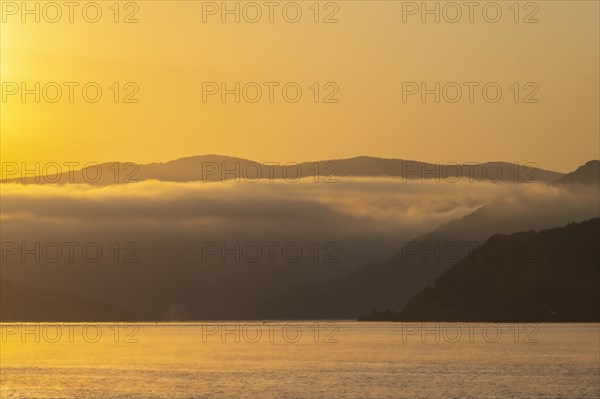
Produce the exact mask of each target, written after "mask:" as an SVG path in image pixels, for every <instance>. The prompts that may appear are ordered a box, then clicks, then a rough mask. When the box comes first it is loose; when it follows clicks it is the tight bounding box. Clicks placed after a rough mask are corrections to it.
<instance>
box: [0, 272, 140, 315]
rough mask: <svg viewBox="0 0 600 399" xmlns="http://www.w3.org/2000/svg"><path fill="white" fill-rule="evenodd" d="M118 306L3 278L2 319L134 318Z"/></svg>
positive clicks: (0, 281)
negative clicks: (15, 282) (22, 284)
mask: <svg viewBox="0 0 600 399" xmlns="http://www.w3.org/2000/svg"><path fill="white" fill-rule="evenodd" d="M132 320H135V317H134V315H133V314H132V313H131V312H129V311H128V310H126V309H124V308H121V307H119V306H115V305H111V304H107V303H101V302H97V301H93V300H89V299H84V298H81V297H79V296H76V295H69V294H62V293H58V292H53V291H46V290H41V289H34V288H28V287H23V286H19V285H16V284H14V283H12V282H11V281H9V280H7V279H0V321H3V322H8V321H38V322H47V321H65V322H82V321H97V322H101V321H132Z"/></svg>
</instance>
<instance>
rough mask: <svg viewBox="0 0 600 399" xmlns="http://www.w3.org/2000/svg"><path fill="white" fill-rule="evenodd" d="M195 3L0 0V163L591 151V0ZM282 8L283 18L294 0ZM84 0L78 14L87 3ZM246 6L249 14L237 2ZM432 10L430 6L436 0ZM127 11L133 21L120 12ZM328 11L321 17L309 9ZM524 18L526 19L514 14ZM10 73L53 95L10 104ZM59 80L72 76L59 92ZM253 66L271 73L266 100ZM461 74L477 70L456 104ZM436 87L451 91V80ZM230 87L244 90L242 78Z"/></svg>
mask: <svg viewBox="0 0 600 399" xmlns="http://www.w3.org/2000/svg"><path fill="white" fill-rule="evenodd" d="M8 3H11V4H8ZM34 3H35V2H28V4H29V7H31V8H33V7H34ZM209 3H210V2H201V1H197V2H196V1H140V2H135V3H134V2H130V3H127V2H121V3H120V6H121V7H120V8H119V15H118V16H116V15H115V10H114V9H111V8H110V7H113V2H111V1H99V2H98V3H97V4H99V5H100V8H101V10H102V16H101V18H100V20H99V22H97V23H91V22H87V21H86V20H85V19H84V18H83V15H82V10H81V8H82V7H79V8H76V9H75V10H74V13H73V18H74V20H73V22H72V23H70V22H69V15H68V11H69V10H68V9H67V8H62V10H61V11H62V17H61V18H60V20H58V22H56V23H51V22H50V21H49V20H51V19H52V18H55V15H56V14H55V10H52V9H41V10H40V18H41V20H40V22H39V23H36V22H34V17H35V15H24V16H25V17H26V18H27V19H26V21H25V22H24V23H23V22H22V20H21V18H22V17H23V15H22V10H15V9H14V8H13V7H14V5H15V4H16V6H17V7H21V2H6V1H3V2H2V24H1V39H0V41H1V51H0V56H1V65H0V67H1V70H0V73H1V80H2V84H3V86H2V89H3V90H2V103H1V107H2V108H1V144H2V146H1V155H2V161H3V162H7V161H11V162H13V161H16V162H82V163H84V162H104V161H114V160H119V161H136V162H153V161H166V160H171V159H175V158H178V157H182V156H189V155H196V154H206V153H216V154H223V155H232V156H240V157H244V158H250V159H254V160H256V161H262V162H301V161H307V160H318V159H331V158H343V157H352V156H357V155H371V156H380V157H390V158H405V159H416V160H422V161H430V162H478V161H482V162H483V161H499V160H502V161H511V162H519V163H527V162H535V163H537V164H538V165H540V167H543V168H548V169H554V170H558V171H569V170H572V169H574V168H576V167H577V166H579V165H580V164H582V163H584V162H585V161H587V160H589V159H593V158H598V157H599V148H600V143H599V129H600V128H599V108H600V104H599V100H598V99H599V85H600V81H599V72H598V71H599V69H600V64H599V36H600V33H599V28H598V25H599V21H598V15H599V3H598V2H596V1H568V2H567V1H539V2H535V3H534V4H535V5H537V6H536V7H533V6H532V7H530V8H526V7H525V5H524V4H525V3H523V2H522V3H521V7H520V9H519V15H518V17H517V18H518V20H519V22H517V23H515V21H514V18H515V10H514V9H510V8H509V7H510V6H511V5H512V4H513V2H498V4H501V10H502V16H501V18H500V20H499V22H497V23H490V22H487V21H486V20H485V19H484V18H483V14H482V11H481V8H478V9H476V10H475V11H474V14H473V17H474V22H473V23H470V22H469V21H468V15H465V13H466V12H467V11H468V10H467V9H463V10H462V12H463V16H462V18H461V20H459V21H458V22H456V23H450V22H448V21H445V20H444V15H442V16H441V18H442V19H441V22H440V23H435V22H434V21H433V17H432V16H429V17H428V18H429V19H428V20H427V22H426V23H422V22H421V21H420V18H421V16H420V14H419V13H417V15H408V14H406V13H405V14H404V15H403V7H407V4H408V3H407V2H404V3H403V2H394V1H340V2H330V3H327V2H321V3H320V4H319V11H320V12H319V15H318V21H319V22H318V23H315V22H314V18H315V9H314V8H311V7H314V5H313V2H312V1H300V2H297V4H299V6H300V9H301V10H302V16H301V18H300V20H299V22H297V23H290V22H287V21H286V20H285V18H284V15H283V11H282V8H283V6H285V5H286V4H287V2H283V3H277V4H278V6H277V7H276V8H275V9H274V13H273V18H274V21H273V22H272V23H271V22H269V21H268V17H269V16H268V9H267V8H264V7H263V8H262V12H263V15H262V18H261V19H260V20H259V21H258V22H256V23H251V22H248V21H245V20H244V19H243V17H244V15H242V17H241V18H242V20H241V22H240V23H235V22H234V20H233V18H234V16H227V18H228V21H227V22H226V23H222V22H221V21H220V17H221V16H220V14H219V11H217V14H216V15H208V14H206V15H204V17H205V19H206V22H203V8H204V9H205V10H207V11H210V10H211V9H210V7H211V5H210V4H209ZM235 3H236V2H228V3H227V4H229V6H230V7H232V8H233V7H234V6H235ZM459 3H460V2H459ZM59 4H62V3H61V2H59ZM82 4H83V3H82ZM211 4H212V3H211ZM214 4H216V5H217V6H220V5H221V2H217V3H214ZM255 4H256V3H255ZM258 4H262V2H259V3H258ZM415 4H417V5H419V4H421V2H417V3H415ZM430 4H434V2H431V3H430ZM440 4H441V5H444V4H446V3H444V2H442V3H440ZM244 5H245V3H240V7H243V6H244ZM432 7H433V5H432ZM287 11H288V14H286V16H287V17H288V19H290V18H291V19H293V17H294V11H295V9H294V8H289V9H287ZM404 11H409V10H407V9H404ZM488 11H489V10H488ZM493 11H494V10H492V11H489V14H488V17H489V15H492V16H493V14H494V12H493ZM87 12H88V14H86V15H87V17H88V19H90V20H91V19H93V17H94V12H95V10H94V9H88V10H87ZM246 12H247V13H246V17H247V18H252V17H253V16H254V10H252V9H246ZM446 12H447V14H446V17H447V18H451V16H452V15H454V14H452V12H453V10H449V9H448V10H446ZM132 13H133V16H132V17H130V18H135V19H137V20H138V22H137V23H123V20H124V19H125V18H126V17H127V16H128V15H130V14H132ZM13 14H14V15H13ZM328 15H332V16H331V17H330V18H335V19H337V20H338V22H337V23H324V22H323V20H324V19H325V18H326V16H328ZM115 16H116V17H117V20H118V21H119V22H117V23H115V22H114V18H115ZM290 16H291V17H290ZM528 16H530V17H529V19H531V18H536V19H538V22H537V23H524V20H525V19H527V17H528ZM403 17H404V18H405V19H406V22H403ZM22 82H25V83H26V85H27V87H28V88H30V89H31V88H34V87H35V83H36V82H40V92H42V91H43V90H42V88H43V86H44V85H46V84H47V83H49V82H56V84H57V85H58V86H60V87H61V88H62V97H61V99H60V100H58V102H56V103H51V102H49V101H46V99H50V98H53V96H54V93H55V92H54V91H53V90H55V86H53V85H50V86H47V89H48V91H47V93H46V94H47V96H46V98H44V96H42V98H41V100H40V102H39V103H36V102H35V98H34V94H30V95H27V96H26V97H25V99H26V101H25V102H24V103H23V101H22V98H21V92H20V91H19V92H17V93H16V94H14V95H10V94H7V93H8V92H10V91H11V90H14V89H15V87H17V88H18V90H21V89H22V87H21V86H20V85H21V83H22ZM65 82H75V83H77V84H78V86H72V87H74V88H73V90H74V91H73V93H74V99H73V102H72V103H71V102H69V98H68V97H69V89H68V87H69V86H67V85H65V84H64V83H65ZM89 82H97V84H98V85H99V86H100V88H101V89H102V98H101V99H100V100H99V101H98V102H96V103H91V102H87V101H85V100H84V99H83V97H82V87H83V86H84V85H85V84H86V83H89ZM115 82H118V85H117V86H118V87H119V96H118V103H115V102H114V98H115V94H116V93H115V92H116V90H115V88H116V87H117V86H113V85H114V83H115ZM128 82H132V83H133V84H129V85H127V83H128ZM203 82H217V83H219V84H220V83H221V82H226V83H227V87H229V88H233V87H234V85H235V82H240V84H241V86H240V87H243V86H244V85H245V84H246V83H248V82H257V83H258V85H259V86H261V87H262V90H263V93H262V97H261V99H260V100H259V101H258V102H256V103H250V102H247V101H244V100H243V99H242V100H241V101H240V103H235V102H234V101H233V98H234V95H228V97H226V99H227V102H225V103H222V102H221V101H220V96H219V95H214V96H209V97H207V101H206V102H203ZM264 82H276V83H278V84H279V85H278V86H275V87H274V89H273V90H274V92H273V93H274V101H273V102H270V101H269V98H268V97H269V88H268V87H269V86H266V85H264ZM289 82H296V83H297V84H298V85H299V86H300V87H301V88H302V97H301V99H300V100H299V101H298V102H295V103H291V102H287V101H285V100H284V98H283V94H282V87H283V86H284V85H285V84H287V83H289ZM315 82H318V87H319V97H318V102H316V103H315V100H314V96H315V92H316V90H315V87H316V86H313V84H314V83H315ZM403 82H417V83H418V84H420V83H421V82H426V83H427V85H428V87H429V88H433V87H434V84H435V82H440V85H441V86H440V87H442V86H444V85H445V84H446V83H448V82H457V83H458V84H459V85H460V86H461V87H462V88H463V97H462V99H461V100H459V101H458V102H456V103H450V102H448V101H445V100H444V99H443V98H442V100H441V101H440V102H439V103H435V102H434V96H433V95H429V96H428V97H426V99H427V101H426V102H425V103H423V102H421V101H420V97H419V95H418V94H417V95H415V96H411V97H408V98H407V101H405V102H403V95H402V94H403ZM464 82H478V83H479V84H480V85H479V86H477V87H476V88H475V89H474V90H475V91H474V96H475V97H474V101H473V102H472V103H471V102H469V100H468V88H467V86H464V84H463V83H464ZM489 82H496V84H497V85H499V86H500V87H501V88H502V91H503V95H502V98H501V99H500V100H499V101H498V102H495V103H491V102H487V101H486V100H485V99H484V98H483V97H482V94H481V87H482V86H483V85H485V84H487V83H489ZM515 82H518V87H519V96H518V102H515V101H514V96H515V87H516V86H513V84H514V83H515ZM328 83H329V85H327V84H328ZM528 83H529V85H527V84H528ZM111 87H112V89H111ZM448 87H449V90H450V91H448V93H449V94H448V96H453V93H454V92H453V91H452V90H454V88H453V87H454V86H452V85H451V86H448ZM511 87H512V89H511ZM137 88H139V91H138V92H137V93H136V94H135V95H134V96H133V97H131V98H132V99H136V100H138V102H137V103H124V99H125V97H126V95H127V94H128V93H132V92H133V91H135V90H136V89H137ZM311 88H312V89H311ZM336 88H339V91H338V92H337V93H336V94H335V95H334V96H333V97H331V98H333V99H337V100H338V102H334V103H325V102H324V101H323V100H324V99H325V98H326V95H327V94H328V93H331V92H333V91H334V90H336ZM247 89H248V91H247V92H246V94H247V96H248V98H250V97H253V96H254V93H255V92H254V90H255V87H254V86H247ZM292 89H293V86H292ZM538 89H539V91H537V90H538ZM7 91H8V92H7ZM533 91H537V93H536V94H535V95H534V96H533V97H530V98H533V99H537V100H538V102H537V103H526V102H524V99H525V98H529V97H527V95H528V94H530V93H532V92H533ZM89 93H92V94H90V97H91V96H93V86H92V88H91V89H90V91H89ZM289 93H292V94H293V90H292V91H289Z"/></svg>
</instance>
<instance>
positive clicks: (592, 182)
mask: <svg viewBox="0 0 600 399" xmlns="http://www.w3.org/2000/svg"><path fill="white" fill-rule="evenodd" d="M553 184H556V185H563V186H564V185H584V186H600V161H599V160H593V161H589V162H587V163H586V164H585V165H583V166H580V167H579V168H577V170H575V171H574V172H571V173H568V174H566V175H564V176H563V177H561V178H559V179H558V180H556V181H554V182H553Z"/></svg>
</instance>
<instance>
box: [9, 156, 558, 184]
mask: <svg viewBox="0 0 600 399" xmlns="http://www.w3.org/2000/svg"><path fill="white" fill-rule="evenodd" d="M15 168H16V170H15V171H14V172H12V173H13V174H9V173H8V172H6V171H5V174H6V175H5V176H2V178H3V179H4V180H2V182H3V183H23V184H49V183H52V184H66V183H89V184H94V185H110V184H123V183H134V182H137V181H145V180H159V181H169V182H191V181H202V182H216V181H235V180H236V179H238V180H241V181H244V180H246V181H256V180H257V179H263V180H272V179H284V178H285V179H288V180H295V179H297V178H298V177H306V178H313V179H319V181H329V182H331V181H335V179H336V178H337V177H344V176H355V177H375V176H389V177H402V178H405V179H407V180H426V181H442V182H443V181H447V182H455V181H456V180H457V179H460V178H462V179H465V180H486V181H503V182H540V183H549V182H552V181H555V180H557V179H559V178H560V177H562V176H563V174H562V173H558V172H553V171H549V170H543V169H539V168H535V167H532V166H525V165H517V164H512V163H507V162H487V163H481V164H448V165H443V164H431V163H426V162H419V161H410V160H402V159H383V158H375V157H366V156H362V157H356V158H350V159H332V160H323V161H315V162H302V163H297V164H289V165H287V166H286V165H285V164H273V163H269V162H265V163H260V162H254V161H251V160H248V159H242V158H234V157H227V156H221V155H199V156H192V157H186V158H180V159H177V160H173V161H169V162H164V163H149V164H135V163H130V162H108V163H103V164H99V165H92V166H88V167H86V168H83V169H78V170H74V171H69V170H68V167H67V166H65V167H64V170H62V172H63V173H61V174H58V175H56V174H54V175H52V174H51V173H56V169H55V168H50V167H49V168H48V170H47V171H46V173H47V176H42V177H39V176H37V177H36V176H32V175H29V174H28V175H27V176H24V177H21V176H20V175H19V166H18V165H15ZM61 168H62V166H61Z"/></svg>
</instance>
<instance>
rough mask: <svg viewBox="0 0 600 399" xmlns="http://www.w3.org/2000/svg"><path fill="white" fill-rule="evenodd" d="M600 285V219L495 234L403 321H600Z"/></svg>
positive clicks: (414, 302) (418, 300) (409, 308)
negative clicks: (537, 229) (547, 228)
mask: <svg viewBox="0 0 600 399" xmlns="http://www.w3.org/2000/svg"><path fill="white" fill-rule="evenodd" d="M491 253H494V254H498V256H496V255H491ZM599 281H600V219H598V218H596V219H591V220H588V221H585V222H582V223H571V224H568V225H566V226H564V227H560V228H555V229H551V230H542V231H538V232H534V231H529V232H521V233H516V234H511V235H495V236H493V237H491V238H490V239H489V240H488V241H487V242H486V243H485V244H484V245H482V246H481V247H479V248H477V249H475V250H474V251H473V253H472V254H471V256H469V257H468V258H465V259H463V260H462V261H460V262H459V263H457V264H456V265H454V266H453V267H452V268H450V269H448V270H447V271H446V272H445V273H444V274H443V275H442V276H441V277H439V278H437V279H436V280H435V284H434V286H433V287H427V288H425V289H423V290H422V291H421V292H419V293H418V294H417V295H416V296H415V297H414V298H413V299H411V300H410V301H409V302H408V303H407V304H406V306H405V307H404V309H403V311H402V312H401V313H400V314H399V315H397V316H396V317H395V319H396V320H402V321H456V322H473V321H489V322H598V321H600V282H599Z"/></svg>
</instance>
